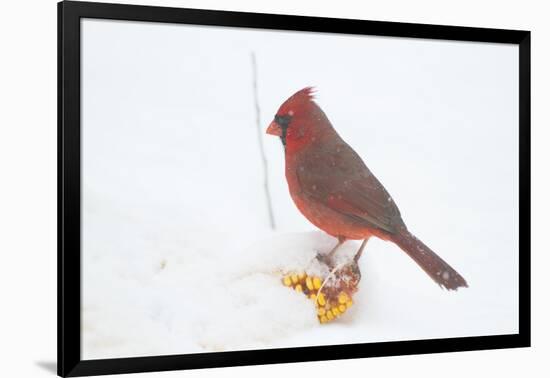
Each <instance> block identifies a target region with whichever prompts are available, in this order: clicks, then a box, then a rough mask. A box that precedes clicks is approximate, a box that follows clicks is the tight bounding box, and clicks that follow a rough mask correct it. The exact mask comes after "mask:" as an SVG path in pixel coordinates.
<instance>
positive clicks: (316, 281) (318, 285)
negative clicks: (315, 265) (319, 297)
mask: <svg viewBox="0 0 550 378" xmlns="http://www.w3.org/2000/svg"><path fill="white" fill-rule="evenodd" d="M313 287H314V288H315V289H317V290H319V289H320V288H321V279H320V278H319V277H313Z"/></svg>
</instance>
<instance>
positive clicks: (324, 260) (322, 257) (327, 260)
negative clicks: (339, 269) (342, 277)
mask: <svg viewBox="0 0 550 378" xmlns="http://www.w3.org/2000/svg"><path fill="white" fill-rule="evenodd" d="M315 258H316V259H317V261H319V262H320V263H321V264H323V265H325V266H326V267H327V268H328V269H329V270H332V269H334V263H333V262H332V258H331V256H330V254H324V253H321V252H317V254H316V255H315Z"/></svg>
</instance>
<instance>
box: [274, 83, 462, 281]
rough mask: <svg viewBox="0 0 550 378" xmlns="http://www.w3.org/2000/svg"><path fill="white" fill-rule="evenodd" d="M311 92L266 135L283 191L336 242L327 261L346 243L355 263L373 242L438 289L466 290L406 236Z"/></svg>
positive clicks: (284, 110)
mask: <svg viewBox="0 0 550 378" xmlns="http://www.w3.org/2000/svg"><path fill="white" fill-rule="evenodd" d="M312 92H313V88H312V87H307V88H304V89H302V90H300V91H298V92H296V93H295V94H294V95H292V96H291V97H289V98H288V99H287V100H286V101H285V102H284V103H283V104H282V105H281V107H280V108H279V110H278V111H277V113H276V114H275V117H274V119H273V121H272V122H271V123H270V125H269V127H268V128H267V131H266V132H267V134H271V135H275V136H278V137H280V138H281V141H282V143H283V146H284V150H285V165H286V170H285V172H286V179H287V182H288V188H289V191H290V195H291V197H292V199H293V201H294V203H295V204H296V206H297V207H298V209H299V210H300V212H301V213H302V214H303V215H304V216H305V217H306V218H307V219H308V220H309V221H310V222H311V223H313V224H314V225H315V226H317V227H318V228H320V229H321V230H323V231H325V232H326V233H328V234H329V235H332V236H334V237H336V238H338V243H337V244H336V246H335V247H334V248H333V249H332V250H331V252H330V253H329V254H328V255H327V256H328V258H329V259H330V258H332V255H333V254H334V253H335V251H336V250H337V249H338V247H340V246H341V245H342V243H344V242H345V241H346V240H348V239H352V240H363V242H362V244H361V247H360V248H359V250H358V251H357V253H356V255H355V258H354V260H355V261H357V260H358V259H359V257H360V256H361V253H362V252H363V249H364V247H365V245H366V242H367V241H368V239H369V238H370V237H371V236H376V237H378V238H380V239H383V240H387V241H391V242H393V243H395V244H397V245H398V246H399V247H400V248H401V249H402V250H403V251H405V252H406V253H407V254H408V255H409V256H410V257H411V258H412V259H413V260H414V261H416V263H417V264H418V265H419V266H420V267H421V268H422V269H423V270H424V271H425V272H426V273H427V274H428V275H429V276H430V277H431V278H432V279H433V280H434V281H435V282H436V283H437V284H439V285H440V286H443V287H445V288H446V289H448V290H456V289H458V288H459V287H468V284H467V283H466V281H465V280H464V278H462V276H461V275H460V274H459V273H458V272H456V271H455V270H454V269H453V268H452V267H451V266H450V265H449V264H447V263H446V262H445V261H443V259H442V258H440V257H439V256H438V255H436V254H435V252H433V251H432V250H431V249H430V248H428V247H427V246H426V245H425V244H424V243H422V242H421V241H420V240H419V239H417V238H416V237H415V236H414V235H413V234H411V233H410V232H409V231H408V230H407V226H406V225H405V223H404V222H403V219H402V218H401V214H400V212H399V209H398V207H397V205H396V204H395V202H394V201H393V199H392V197H391V196H390V195H389V193H388V192H387V191H386V189H385V188H384V186H383V185H382V184H381V183H380V182H379V181H378V179H377V178H376V177H375V176H374V175H373V174H372V173H371V171H370V170H369V169H368V168H367V166H366V165H365V163H364V162H363V160H361V157H360V156H359V155H358V154H357V153H356V152H355V151H354V150H353V149H352V148H351V147H350V146H349V145H348V144H347V143H346V142H345V141H344V140H343V139H342V138H341V137H340V136H339V135H338V133H337V132H336V130H335V129H334V127H333V126H332V124H331V123H330V121H329V120H328V118H327V116H326V115H325V113H324V112H323V110H321V108H320V107H319V106H318V105H317V104H316V103H315V101H314V98H313V93H312Z"/></svg>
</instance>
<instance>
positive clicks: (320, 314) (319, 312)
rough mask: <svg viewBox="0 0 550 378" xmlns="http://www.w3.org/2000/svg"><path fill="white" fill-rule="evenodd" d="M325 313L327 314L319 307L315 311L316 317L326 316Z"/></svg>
mask: <svg viewBox="0 0 550 378" xmlns="http://www.w3.org/2000/svg"><path fill="white" fill-rule="evenodd" d="M326 312H327V310H325V309H324V308H322V307H321V308H320V309H318V310H317V315H319V316H323V315H325V314H326Z"/></svg>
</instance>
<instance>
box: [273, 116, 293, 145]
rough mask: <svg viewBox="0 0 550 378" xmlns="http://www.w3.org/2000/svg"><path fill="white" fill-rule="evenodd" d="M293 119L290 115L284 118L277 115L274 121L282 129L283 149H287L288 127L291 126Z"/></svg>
mask: <svg viewBox="0 0 550 378" xmlns="http://www.w3.org/2000/svg"><path fill="white" fill-rule="evenodd" d="M291 119H292V117H291V116H289V115H283V116H280V115H275V119H274V121H275V123H276V124H277V125H279V127H280V128H281V136H280V138H281V142H283V147H286V132H287V130H288V126H289V124H290V120H291Z"/></svg>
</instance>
